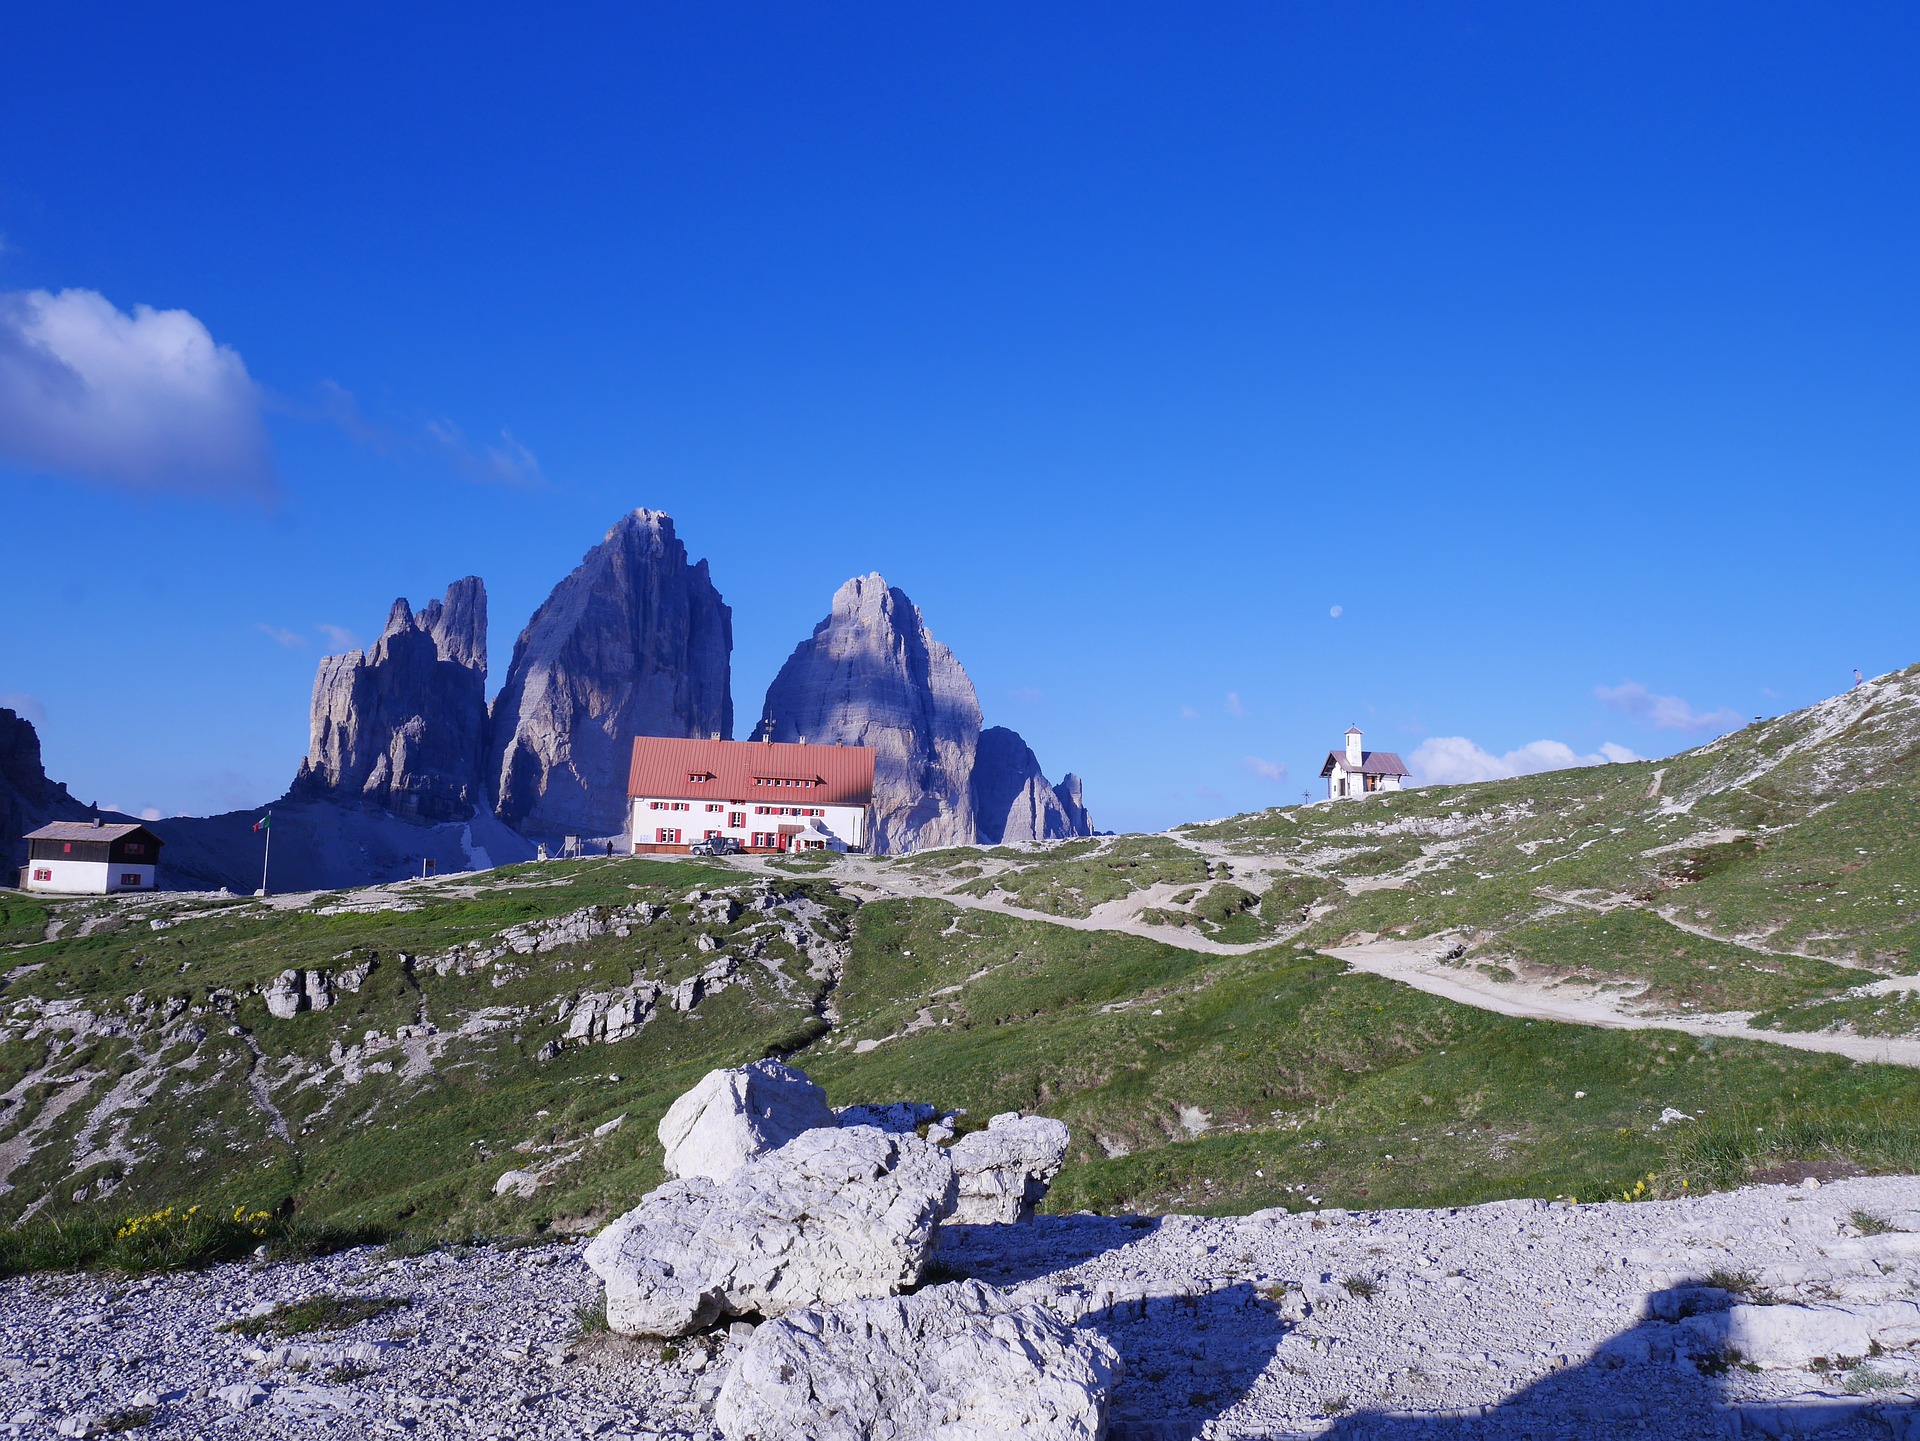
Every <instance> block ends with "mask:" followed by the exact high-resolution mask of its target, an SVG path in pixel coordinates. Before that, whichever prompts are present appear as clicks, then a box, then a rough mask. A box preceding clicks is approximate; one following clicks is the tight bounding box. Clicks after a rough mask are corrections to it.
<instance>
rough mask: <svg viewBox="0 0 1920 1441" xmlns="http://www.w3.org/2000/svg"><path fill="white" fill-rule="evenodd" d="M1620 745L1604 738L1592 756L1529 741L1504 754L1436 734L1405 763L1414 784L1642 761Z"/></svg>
mask: <svg viewBox="0 0 1920 1441" xmlns="http://www.w3.org/2000/svg"><path fill="white" fill-rule="evenodd" d="M1642 759H1644V757H1642V756H1638V755H1635V754H1634V753H1633V752H1632V751H1630V750H1628V749H1627V748H1626V747H1625V746H1623V745H1615V744H1614V743H1613V742H1612V741H1607V742H1605V743H1604V744H1602V745H1601V747H1600V750H1599V753H1598V754H1595V755H1580V754H1578V753H1577V752H1576V751H1575V750H1574V749H1573V747H1572V746H1570V745H1567V744H1565V743H1564V742H1562V741H1548V740H1539V741H1529V742H1527V744H1525V745H1523V746H1521V747H1520V748H1519V749H1518V750H1511V751H1508V752H1507V753H1506V754H1505V755H1503V756H1497V755H1494V754H1493V753H1492V752H1490V751H1485V750H1482V749H1481V748H1480V747H1479V746H1477V745H1475V744H1474V743H1473V742H1472V741H1470V740H1468V739H1467V738H1466V737H1465V736H1435V737H1433V738H1432V739H1431V740H1424V741H1422V742H1420V744H1419V746H1418V747H1417V748H1416V749H1415V750H1414V752H1413V754H1412V755H1411V756H1409V757H1408V763H1409V765H1411V767H1412V769H1413V781H1414V784H1416V785H1442V786H1446V785H1460V784H1463V783H1464V782H1467V781H1503V780H1510V779H1512V778H1513V777H1514V776H1530V775H1537V774H1538V773H1539V772H1541V771H1560V770H1570V769H1572V768H1573V767H1575V766H1598V765H1607V764H1609V763H1615V764H1624V763H1625V762H1627V761H1637V760H1642Z"/></svg>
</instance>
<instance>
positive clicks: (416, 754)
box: [288, 576, 487, 821]
mask: <svg viewBox="0 0 1920 1441" xmlns="http://www.w3.org/2000/svg"><path fill="white" fill-rule="evenodd" d="M486 735H487V591H486V587H485V586H484V585H482V584H481V583H480V580H479V578H478V577H477V576H468V577H467V578H466V579H464V580H457V581H455V582H454V583H453V584H452V585H450V586H448V587H447V594H446V599H445V600H436V601H432V602H430V603H429V604H428V605H427V606H426V608H425V609H423V610H422V611H421V612H420V613H419V614H418V615H415V614H414V613H413V611H412V609H411V608H409V606H408V605H407V602H406V601H405V600H404V599H402V600H396V601H395V602H394V603H393V611H392V613H391V614H390V615H389V616H388V617H387V627H386V629H385V631H383V632H382V633H381V636H380V639H379V640H377V641H376V642H374V644H373V645H371V646H369V647H368V648H367V649H366V650H364V651H359V650H355V651H348V652H347V653H346V654H345V655H334V656H328V657H327V658H326V659H325V660H323V661H321V662H320V672H319V674H318V675H317V676H315V678H314V682H313V722H312V728H311V731H310V736H309V741H308V746H307V758H306V759H305V760H304V761H302V762H301V763H300V774H299V775H298V776H296V777H295V779H294V782H293V787H292V789H291V790H290V791H289V793H288V794H289V795H290V796H291V797H292V798H294V799H299V800H334V801H342V802H348V803H355V804H362V805H368V806H374V807H377V808H379V809H382V810H388V811H391V812H393V813H394V814H395V815H398V816H402V817H406V818H409V819H418V820H424V821H459V820H466V819H468V818H469V817H471V816H472V815H473V813H474V810H475V808H476V807H477V806H479V805H480V804H482V803H483V799H484V796H485V788H484V786H483V785H482V783H481V766H482V763H483V762H484V760H485V757H486Z"/></svg>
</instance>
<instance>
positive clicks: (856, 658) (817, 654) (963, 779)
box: [760, 575, 980, 853]
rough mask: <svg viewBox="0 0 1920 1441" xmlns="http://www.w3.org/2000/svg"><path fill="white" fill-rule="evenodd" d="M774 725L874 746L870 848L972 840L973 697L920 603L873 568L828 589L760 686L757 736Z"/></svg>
mask: <svg viewBox="0 0 1920 1441" xmlns="http://www.w3.org/2000/svg"><path fill="white" fill-rule="evenodd" d="M769 728H770V729H771V738H772V739H773V740H776V741H808V742H811V743H813V744H816V745H855V746H870V747H872V748H873V751H874V753H875V754H874V762H873V834H874V849H876V850H879V851H885V852H891V853H898V852H901V851H909V850H926V849H929V848H932V847H936V846H953V845H970V844H972V842H973V839H974V824H973V797H972V794H971V792H970V791H969V789H968V786H967V781H968V777H969V776H971V775H972V774H973V759H974V749H975V747H976V746H977V745H978V744H979V740H980V702H979V699H978V698H977V697H976V696H975V695H974V693H973V682H972V681H970V680H968V679H967V673H966V671H964V670H962V669H961V667H960V662H959V661H957V660H955V659H954V657H953V652H952V651H950V650H948V649H947V648H946V647H945V646H944V645H942V644H941V643H940V642H939V641H937V640H935V639H934V638H933V633H932V632H931V631H929V630H928V629H927V625H926V621H925V620H924V619H922V618H921V615H920V610H919V607H917V606H916V605H914V603H913V602H912V601H911V600H909V599H908V598H907V595H906V592H905V591H902V590H897V589H895V588H893V587H892V586H889V585H888V584H887V583H886V581H885V580H883V579H882V578H881V577H880V576H878V575H866V576H857V577H855V578H854V579H853V580H850V581H848V582H847V583H846V584H845V585H843V586H841V587H840V589H839V590H838V591H836V592H835V593H834V597H833V609H832V611H831V613H830V614H829V615H828V616H827V618H826V619H825V620H823V621H821V622H820V624H819V625H817V626H815V627H814V628H813V635H812V637H811V638H810V639H808V640H804V641H802V642H801V643H800V644H799V645H798V646H796V647H795V648H794V652H793V654H792V655H791V656H790V657H788V659H787V663H786V664H785V665H783V666H782V667H780V674H779V675H777V676H775V677H774V680H773V684H772V685H771V686H769V687H768V688H767V703H766V708H765V710H764V711H763V712H762V720H761V729H760V734H761V735H763V736H765V735H766V734H767V733H768V731H769Z"/></svg>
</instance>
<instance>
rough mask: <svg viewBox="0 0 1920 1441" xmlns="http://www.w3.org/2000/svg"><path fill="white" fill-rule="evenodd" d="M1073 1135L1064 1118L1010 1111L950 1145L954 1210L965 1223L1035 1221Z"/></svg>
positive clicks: (955, 1218)
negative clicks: (1058, 1119) (1027, 1114)
mask: <svg viewBox="0 0 1920 1441" xmlns="http://www.w3.org/2000/svg"><path fill="white" fill-rule="evenodd" d="M1070 1139H1071V1136H1070V1133H1069V1132H1068V1130H1067V1126H1066V1123H1065V1122H1064V1121H1056V1120H1053V1119H1051V1118H1050V1117H1047V1116H1022V1115H1021V1114H1020V1113H1019V1112H1018V1111H1008V1112H1006V1113H1005V1114H1003V1115H999V1116H995V1117H994V1118H993V1119H992V1120H991V1121H988V1122H987V1129H986V1130H984V1131H974V1132H972V1133H971V1134H969V1135H965V1136H962V1137H961V1138H960V1139H959V1140H957V1141H955V1142H954V1143H953V1145H952V1146H951V1147H949V1148H948V1150H947V1156H948V1158H949V1159H950V1160H951V1161H952V1162H953V1172H954V1176H955V1179H956V1182H957V1185H958V1194H957V1199H956V1200H955V1202H954V1207H953V1215H952V1216H951V1217H950V1218H949V1219H951V1220H952V1221H954V1222H955V1223H957V1224H959V1225H964V1226H997V1225H1006V1224H1009V1223H1011V1222H1014V1221H1031V1220H1032V1219H1033V1208H1034V1207H1035V1206H1037V1205H1038V1204H1039V1203H1040V1202H1041V1201H1043V1200H1045V1199H1046V1195H1047V1187H1048V1186H1050V1185H1052V1184H1053V1178H1054V1177H1055V1176H1057V1175H1059V1174H1060V1167H1061V1165H1062V1164H1063V1163H1064V1162H1065V1161H1066V1159H1067V1143H1068V1141H1069V1140H1070Z"/></svg>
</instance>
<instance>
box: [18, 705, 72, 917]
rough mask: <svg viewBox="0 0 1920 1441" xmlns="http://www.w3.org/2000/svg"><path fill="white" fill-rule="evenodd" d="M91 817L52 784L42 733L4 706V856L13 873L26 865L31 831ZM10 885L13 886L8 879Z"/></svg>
mask: <svg viewBox="0 0 1920 1441" xmlns="http://www.w3.org/2000/svg"><path fill="white" fill-rule="evenodd" d="M89 814H90V812H89V811H88V809H87V807H86V806H84V805H82V804H81V803H80V802H79V801H77V800H75V799H74V798H73V797H72V796H71V795H69V794H68V793H67V788H66V787H65V786H63V785H60V784H58V783H56V782H54V781H50V780H48V779H47V772H46V770H45V768H44V767H43V766H42V764H41V760H40V733H39V732H38V731H36V730H35V729H34V728H33V722H32V721H30V720H28V719H27V718H26V717H25V716H23V715H20V714H18V713H17V712H15V711H11V710H8V709H7V708H6V707H4V706H0V857H4V859H5V863H6V866H7V869H8V870H9V871H11V870H12V869H13V868H14V867H16V866H22V865H25V864H26V860H27V846H26V842H25V841H23V840H21V837H22V836H24V835H25V834H26V833H27V832H28V831H31V830H38V829H39V828H40V827H41V826H44V825H46V824H47V822H49V821H77V820H84V819H85V818H86V817H87V816H88V815H89ZM6 880H7V884H9V885H11V884H12V882H13V878H12V876H11V875H10V874H9V875H8V876H7V877H6Z"/></svg>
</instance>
